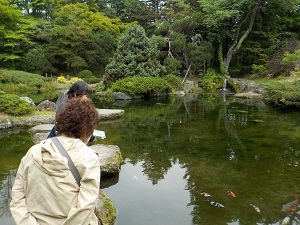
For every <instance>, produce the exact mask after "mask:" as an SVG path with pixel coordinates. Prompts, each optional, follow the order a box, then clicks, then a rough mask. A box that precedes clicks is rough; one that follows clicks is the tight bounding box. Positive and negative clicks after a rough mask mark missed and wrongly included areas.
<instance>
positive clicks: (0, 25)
mask: <svg viewBox="0 0 300 225" xmlns="http://www.w3.org/2000/svg"><path fill="white" fill-rule="evenodd" d="M0 18H1V22H0V66H1V67H6V68H13V69H14V68H15V62H16V60H18V59H20V57H21V55H22V54H24V51H23V48H22V46H25V45H28V44H30V40H29V38H28V34H29V33H30V31H29V29H28V28H29V27H30V21H29V20H28V19H27V18H24V17H23V16H22V12H21V10H19V9H17V7H16V6H14V5H11V4H9V2H8V0H0Z"/></svg>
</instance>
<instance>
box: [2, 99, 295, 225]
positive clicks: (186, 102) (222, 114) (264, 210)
mask: <svg viewBox="0 0 300 225" xmlns="http://www.w3.org/2000/svg"><path fill="white" fill-rule="evenodd" d="M98 104H101V102H98ZM261 105H262V104H257V105H254V104H252V103H251V104H241V103H240V102H238V101H236V100H235V99H234V98H233V97H232V96H231V97H228V96H227V98H226V104H224V100H223V96H221V95H219V96H218V95H199V96H192V95H189V96H187V97H186V98H178V99H176V98H175V99H156V100H150V101H136V102H131V103H130V104H126V105H123V106H122V108H123V107H124V108H123V109H124V110H125V115H124V117H123V118H122V119H120V120H118V121H115V122H113V123H101V124H99V126H98V127H97V129H99V130H104V131H105V133H106V136H107V138H106V139H104V140H101V141H100V142H101V143H103V144H114V145H118V146H119V147H120V149H121V151H122V156H123V158H124V159H125V160H124V164H123V165H122V170H121V173H120V174H119V176H115V177H113V178H112V179H109V180H106V181H105V182H103V184H102V188H104V190H105V192H106V193H107V194H108V195H109V196H110V197H111V199H112V200H113V202H114V203H115V205H116V208H117V213H118V215H117V225H129V224H130V225H140V224H143V225H147V224H163V225H168V224H172V225H174V224H175V225H176V224H180V225H182V224H185V225H186V224H195V225H210V224H212V225H215V224H218V225H222V224H230V225H237V224H241V225H244V224H251V225H252V224H270V225H271V224H272V225H275V224H280V222H281V221H282V220H283V218H284V217H285V216H286V214H285V213H284V212H281V207H282V205H283V204H285V203H286V202H290V201H291V200H293V197H294V195H299V184H298V183H299V179H300V175H299V168H298V162H299V146H300V140H299V135H300V121H299V119H298V117H299V115H298V112H281V111H276V110H274V109H272V108H268V107H266V106H265V107H261ZM114 107H117V106H114ZM99 108H102V107H101V105H99ZM26 135H28V134H19V133H11V134H10V135H8V136H6V137H5V138H0V146H1V149H6V150H5V151H2V152H0V160H1V162H6V163H2V164H0V172H1V173H2V174H4V173H7V171H9V170H11V169H16V167H17V165H18V163H19V160H20V158H21V156H23V155H24V152H26V151H27V149H28V144H30V143H29V142H28V139H29V137H28V136H26ZM8 146H9V147H8ZM7 162H9V163H7ZM103 181H104V180H103ZM228 188H229V189H230V190H232V191H233V192H234V193H235V194H236V195H237V197H236V198H232V197H230V196H228V195H227V194H226V190H227V189H228ZM201 190H203V191H206V192H208V193H209V194H211V195H212V199H211V200H212V201H215V202H218V203H220V204H222V205H224V206H225V208H217V207H215V206H213V205H211V204H210V203H209V201H206V199H204V198H203V196H201V195H199V194H198V193H199V191H201ZM5 193H7V190H6V191H5ZM254 206H256V207H258V208H259V210H260V213H258V212H257V210H255V207H254ZM4 224H6V223H3V222H2V220H0V225H4Z"/></svg>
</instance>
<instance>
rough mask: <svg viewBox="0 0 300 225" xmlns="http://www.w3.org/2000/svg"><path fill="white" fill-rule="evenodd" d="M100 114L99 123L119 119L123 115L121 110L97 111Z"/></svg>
mask: <svg viewBox="0 0 300 225" xmlns="http://www.w3.org/2000/svg"><path fill="white" fill-rule="evenodd" d="M97 111H98V113H99V114H100V121H103V120H111V119H116V118H120V117H121V116H123V114H124V112H125V111H124V110H123V109H97Z"/></svg>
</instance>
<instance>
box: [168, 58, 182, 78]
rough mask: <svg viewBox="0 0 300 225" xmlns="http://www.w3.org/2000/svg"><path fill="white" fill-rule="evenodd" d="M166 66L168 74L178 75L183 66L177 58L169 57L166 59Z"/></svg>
mask: <svg viewBox="0 0 300 225" xmlns="http://www.w3.org/2000/svg"><path fill="white" fill-rule="evenodd" d="M164 66H165V67H166V71H167V73H168V74H173V75H177V74H178V71H179V69H180V68H181V62H180V61H179V60H178V59H176V58H171V57H167V58H165V60H164Z"/></svg>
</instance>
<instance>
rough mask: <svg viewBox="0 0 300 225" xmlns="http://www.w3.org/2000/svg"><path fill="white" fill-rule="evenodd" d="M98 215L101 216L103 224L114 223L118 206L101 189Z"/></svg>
mask: <svg viewBox="0 0 300 225" xmlns="http://www.w3.org/2000/svg"><path fill="white" fill-rule="evenodd" d="M96 210H97V217H98V219H99V218H100V220H101V222H102V225H113V224H115V221H116V217H117V215H116V208H115V206H114V204H113V202H112V201H111V199H110V198H109V197H108V196H107V195H106V194H105V193H104V192H103V191H102V190H100V194H99V199H98V202H97V207H96Z"/></svg>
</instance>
